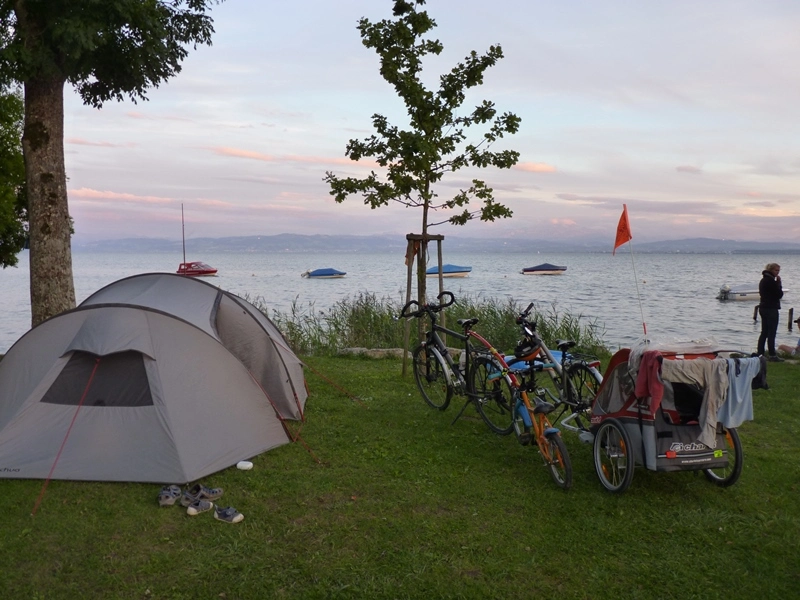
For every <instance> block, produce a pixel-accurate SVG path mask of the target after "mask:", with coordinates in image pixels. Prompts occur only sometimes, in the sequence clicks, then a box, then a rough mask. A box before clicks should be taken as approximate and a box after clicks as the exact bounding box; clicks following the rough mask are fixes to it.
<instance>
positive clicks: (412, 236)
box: [403, 233, 444, 375]
mask: <svg viewBox="0 0 800 600" xmlns="http://www.w3.org/2000/svg"><path fill="white" fill-rule="evenodd" d="M406 240H407V241H408V245H407V246H406V265H407V266H408V273H407V276H406V304H408V302H409V301H410V300H411V282H412V278H413V273H414V261H415V260H416V261H417V266H419V254H420V253H419V252H417V245H419V246H423V245H426V247H427V243H428V242H430V241H433V240H435V241H436V242H437V243H438V244H439V271H440V273H439V293H441V292H442V290H443V289H444V288H443V284H442V278H441V270H442V241H443V240H444V236H443V235H427V236H423V235H420V234H418V233H409V234H408V235H406ZM426 255H427V252H426ZM418 287H419V286H418ZM417 296H419V289H417ZM422 301H423V302H426V301H427V300H426V299H425V298H422ZM418 332H419V336H420V339H421V336H422V334H423V332H424V330H423V323H422V322H421V321H420V322H419V325H418ZM409 336H410V323H409V322H408V321H406V322H405V329H404V331H403V375H405V374H406V363H407V362H408V350H409V348H408V342H409Z"/></svg>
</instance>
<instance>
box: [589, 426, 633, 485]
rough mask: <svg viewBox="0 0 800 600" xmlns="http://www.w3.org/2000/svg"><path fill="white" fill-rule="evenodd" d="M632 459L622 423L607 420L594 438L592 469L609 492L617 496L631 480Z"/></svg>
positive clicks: (631, 449) (630, 447) (630, 448)
mask: <svg viewBox="0 0 800 600" xmlns="http://www.w3.org/2000/svg"><path fill="white" fill-rule="evenodd" d="M633 467H634V457H633V448H632V446H631V438H630V436H629V435H628V432H627V431H625V428H624V427H623V426H622V423H620V422H619V421H617V420H616V419H613V418H609V419H606V420H605V421H603V423H602V424H601V425H600V427H599V429H598V430H597V433H596V434H595V436H594V469H595V471H596V472H597V476H598V477H599V478H600V483H602V484H603V487H605V488H606V489H607V490H608V491H609V492H613V493H615V494H619V493H621V492H624V491H625V490H626V489H628V486H630V484H631V481H632V480H633Z"/></svg>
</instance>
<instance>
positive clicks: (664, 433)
mask: <svg viewBox="0 0 800 600" xmlns="http://www.w3.org/2000/svg"><path fill="white" fill-rule="evenodd" d="M743 360H745V361H751V360H753V359H743ZM755 360H756V361H757V360H758V359H755ZM653 361H655V362H653ZM694 361H700V362H694ZM728 366H729V363H728V360H727V359H725V358H718V356H717V352H715V351H712V350H709V349H695V350H694V351H693V352H689V353H681V352H680V351H676V350H668V349H661V350H650V351H645V352H639V353H638V355H637V354H636V353H635V352H634V351H632V350H631V349H627V348H624V349H621V350H619V351H618V352H617V353H616V354H614V356H613V357H612V358H611V361H610V363H609V365H608V368H607V369H606V373H605V376H604V377H603V384H602V386H601V388H600V390H599V391H598V394H597V396H596V397H595V400H594V403H593V405H592V413H591V415H592V416H591V430H592V432H593V433H595V434H596V433H597V431H598V429H600V427H601V425H602V424H603V423H604V422H606V421H607V420H610V419H613V420H614V426H615V427H621V428H623V429H624V432H625V433H627V437H628V438H629V444H630V446H631V447H630V448H627V449H624V452H625V453H628V452H630V453H631V454H632V455H633V456H634V458H635V463H636V464H640V465H644V466H645V467H647V468H648V469H649V470H651V471H683V470H701V469H702V470H708V469H724V468H726V467H728V466H729V464H730V461H731V459H732V457H729V456H728V453H729V452H731V451H732V450H733V448H732V443H731V442H730V440H729V437H730V434H729V433H728V428H727V427H726V423H723V422H722V421H721V420H717V415H718V414H720V415H721V414H722V412H721V411H719V408H721V405H722V404H725V402H726V401H727V399H728V397H729V395H728V387H729V384H730V382H729V377H728ZM759 367H760V365H759ZM733 368H734V369H736V370H739V368H740V367H739V362H738V360H737V362H736V363H735V364H734V365H733ZM753 368H754V367H753V366H752V365H748V366H747V367H746V368H745V369H744V375H743V376H744V377H745V378H747V377H749V378H748V379H747V381H746V384H747V390H748V392H749V389H750V380H751V379H752V376H753V375H750V373H753V374H754V373H755V372H756V371H757V370H756V371H753ZM645 371H648V372H645ZM686 373H688V375H686ZM648 377H649V378H650V381H649V382H648V381H647V379H648ZM670 379H672V381H671V380H670ZM643 380H645V381H644V383H643ZM700 383H702V384H704V385H700ZM637 392H638V393H637ZM720 396H723V397H720ZM748 401H749V403H750V404H749V410H750V416H749V418H750V419H752V397H749V398H746V399H745V400H744V403H745V404H747V402H748ZM718 411H719V412H718ZM745 412H746V410H745ZM725 420H726V421H728V422H727V426H731V422H730V421H729V420H728V419H727V418H726V419H725ZM735 425H738V423H735V424H733V425H732V426H734V427H735ZM734 435H735V434H734ZM624 437H625V436H623V439H624ZM621 443H622V442H621ZM737 444H738V437H737Z"/></svg>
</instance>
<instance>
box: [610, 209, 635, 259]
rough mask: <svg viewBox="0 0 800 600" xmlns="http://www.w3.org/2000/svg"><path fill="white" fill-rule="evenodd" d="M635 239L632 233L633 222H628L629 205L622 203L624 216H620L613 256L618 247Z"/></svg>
mask: <svg viewBox="0 0 800 600" xmlns="http://www.w3.org/2000/svg"><path fill="white" fill-rule="evenodd" d="M631 239H633V236H632V235H631V224H630V223H629V222H628V205H627V204H623V205H622V216H621V217H620V218H619V223H618V224H617V239H616V240H614V251H613V252H612V253H611V256H614V254H615V253H616V252H617V248H619V247H620V246H622V244H626V243H628V242H630V241H631Z"/></svg>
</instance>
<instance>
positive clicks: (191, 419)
mask: <svg viewBox="0 0 800 600" xmlns="http://www.w3.org/2000/svg"><path fill="white" fill-rule="evenodd" d="M175 277H178V276H175ZM181 280H182V281H185V282H187V283H193V282H194V280H191V279H183V278H181ZM214 297H215V298H216V299H217V309H218V310H217V313H218V314H220V313H223V312H227V311H228V310H230V311H231V313H233V314H234V315H235V316H236V317H241V315H242V314H243V313H247V312H248V311H247V309H246V308H245V307H243V306H242V305H240V304H237V303H236V302H235V300H234V299H233V298H232V297H231V296H227V295H225V294H224V293H222V294H221V295H220V294H214ZM184 300H186V301H187V302H188V304H190V305H192V307H193V308H195V309H198V310H199V308H200V306H201V304H202V301H201V300H200V299H199V298H195V297H194V296H193V295H192V294H187V295H184ZM222 306H224V307H225V308H220V307H222ZM237 311H238V312H237ZM256 320H257V318H256ZM217 321H218V323H219V319H218V320H217ZM240 324H241V318H238V319H237V318H233V319H232V324H231V325H230V326H228V325H225V326H223V327H221V328H218V329H221V330H224V331H225V333H221V334H220V335H219V338H218V339H220V338H226V339H227V337H228V336H229V335H231V336H232V335H233V333H234V332H236V331H237V328H238V327H239V325H240ZM209 328H211V325H210V324H206V326H205V328H201V327H197V326H195V325H193V324H191V323H190V322H187V320H183V319H181V318H178V317H176V316H174V315H171V314H168V313H167V312H162V311H159V310H154V309H152V308H147V307H144V306H130V305H113V304H91V303H89V304H86V305H84V306H80V307H78V308H76V309H74V310H71V311H67V312H64V313H61V314H59V315H57V316H55V317H53V318H51V319H49V320H47V321H45V322H43V323H41V324H39V325H38V326H36V327H34V328H33V329H31V330H30V331H28V333H26V334H25V335H24V336H23V337H22V338H20V339H19V340H18V341H17V342H16V343H15V344H14V345H13V346H12V347H11V349H10V350H9V351H8V353H7V354H6V355H5V357H4V358H3V360H2V361H0V477H6V478H19V479H45V478H53V479H71V480H87V481H136V482H157V483H187V482H190V481H195V480H198V479H201V478H202V477H205V476H207V475H209V474H211V473H214V472H216V471H219V470H221V469H224V468H227V467H229V466H231V465H234V464H236V463H237V462H238V461H240V460H243V459H247V458H250V457H253V456H255V455H258V454H260V453H262V452H265V451H267V450H269V449H271V448H274V447H276V446H280V445H282V444H286V443H288V442H289V441H290V438H289V436H288V434H287V431H286V428H285V427H284V425H283V423H282V421H281V418H280V417H279V416H278V414H276V410H275V407H274V406H273V404H272V403H271V402H270V401H269V399H268V398H267V395H265V393H264V389H262V387H261V385H260V384H259V382H258V380H257V377H255V376H254V375H253V374H252V372H251V371H248V368H247V367H246V366H245V365H244V364H243V363H242V362H241V361H240V360H239V359H238V358H237V357H236V356H235V355H234V353H232V352H231V351H230V350H229V349H228V348H227V347H226V346H225V345H224V344H222V343H220V341H218V339H215V336H213V335H209V334H208V330H209ZM279 379H280V380H281V381H282V382H283V383H286V385H289V384H288V379H290V377H289V376H288V375H287V374H286V373H284V374H283V375H281V376H280V377H279ZM289 387H291V386H289ZM303 400H305V396H303ZM51 469H53V470H52V473H51Z"/></svg>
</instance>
